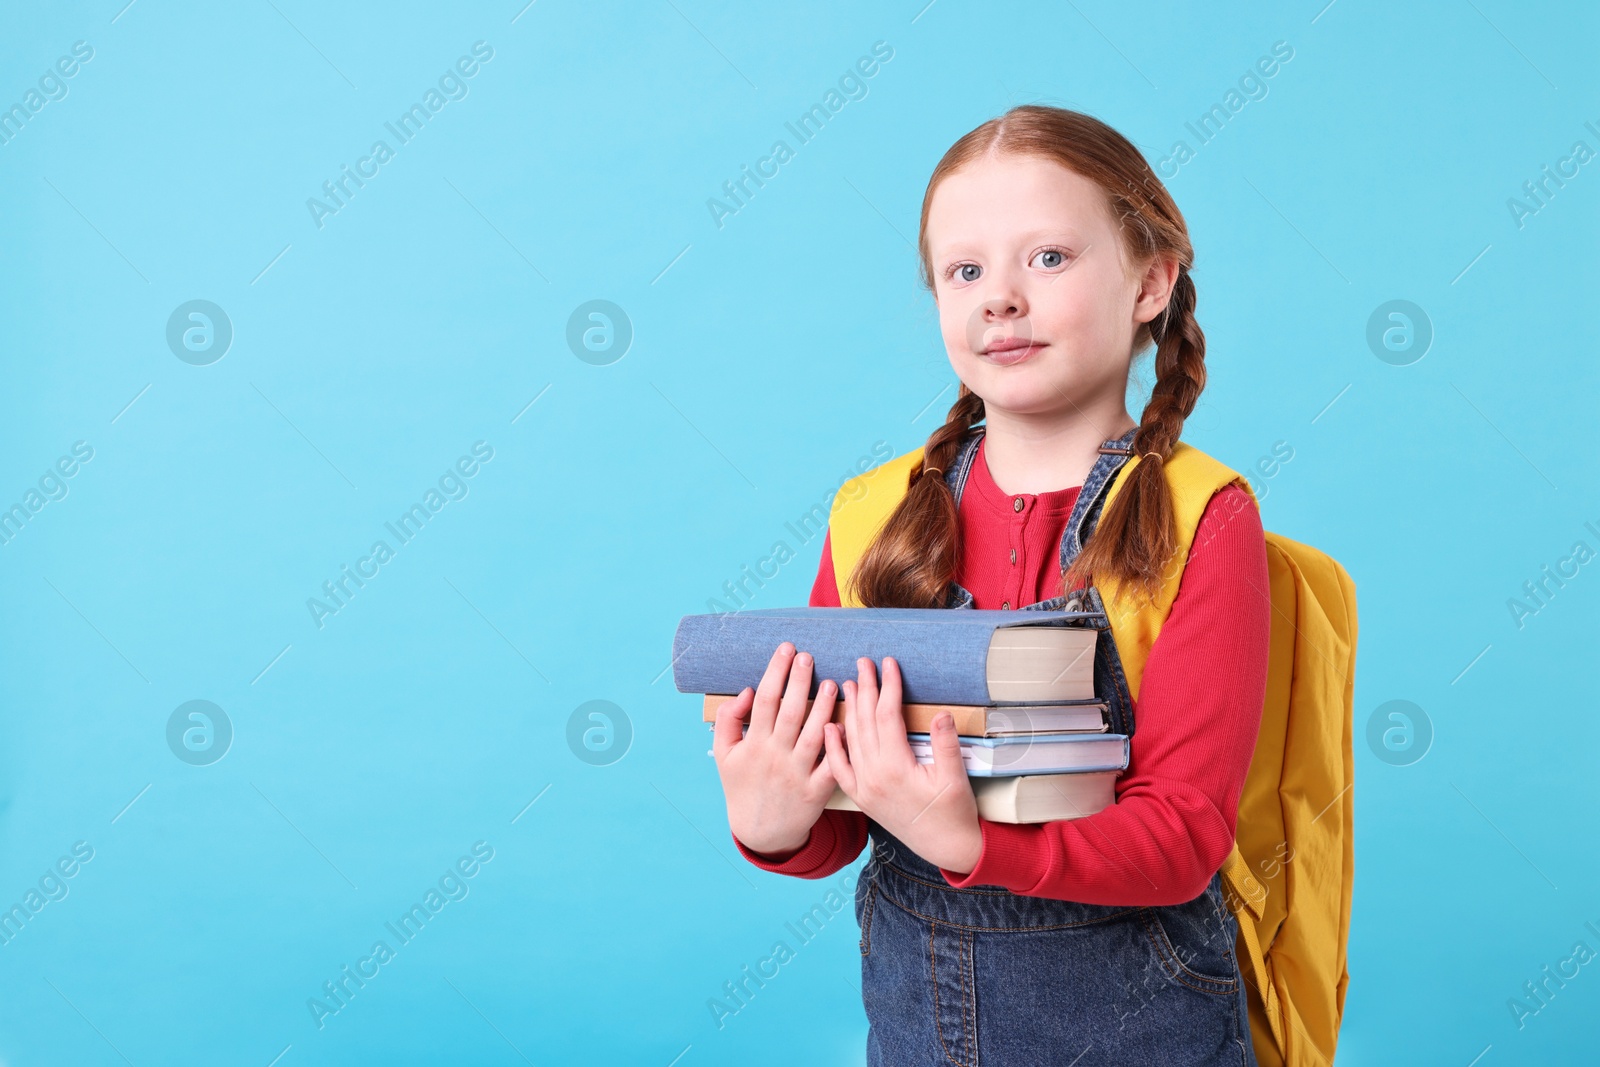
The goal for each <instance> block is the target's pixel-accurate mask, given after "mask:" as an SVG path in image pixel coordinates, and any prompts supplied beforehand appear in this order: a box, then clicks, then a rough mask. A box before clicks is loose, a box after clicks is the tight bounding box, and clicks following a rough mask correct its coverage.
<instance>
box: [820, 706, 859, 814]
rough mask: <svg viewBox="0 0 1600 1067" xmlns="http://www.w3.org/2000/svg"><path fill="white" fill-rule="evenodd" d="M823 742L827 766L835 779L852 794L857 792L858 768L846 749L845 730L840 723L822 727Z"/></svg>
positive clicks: (831, 723)
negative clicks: (826, 755)
mask: <svg viewBox="0 0 1600 1067" xmlns="http://www.w3.org/2000/svg"><path fill="white" fill-rule="evenodd" d="M822 744H823V747H824V748H825V749H826V750H827V754H828V758H827V761H826V762H827V767H828V770H829V771H830V772H831V773H832V774H833V780H834V781H835V782H838V783H839V788H840V789H843V790H844V791H845V792H846V793H847V794H849V795H850V796H852V797H853V796H855V793H856V770H855V767H854V766H853V765H852V764H851V762H850V756H849V754H848V753H847V752H846V751H845V744H844V737H843V732H842V731H841V730H840V729H839V724H838V723H836V722H830V723H828V724H827V725H825V726H824V727H823V728H822Z"/></svg>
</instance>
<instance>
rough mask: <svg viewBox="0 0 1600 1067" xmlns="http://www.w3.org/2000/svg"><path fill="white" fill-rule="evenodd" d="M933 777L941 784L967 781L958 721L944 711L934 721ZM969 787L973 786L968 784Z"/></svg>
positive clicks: (957, 783)
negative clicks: (957, 728) (957, 730)
mask: <svg viewBox="0 0 1600 1067" xmlns="http://www.w3.org/2000/svg"><path fill="white" fill-rule="evenodd" d="M932 747H933V777H934V780H935V781H937V782H938V783H939V784H940V785H949V786H955V787H959V786H961V785H962V784H964V783H966V781H967V768H966V764H964V763H963V762H962V761H961V739H960V738H959V737H957V736H956V721H955V719H953V718H951V716H950V713H949V712H948V711H947V712H942V713H941V714H940V715H939V717H938V718H937V719H935V720H934V722H933V746H932ZM967 788H969V789H970V788H971V785H970V784H967Z"/></svg>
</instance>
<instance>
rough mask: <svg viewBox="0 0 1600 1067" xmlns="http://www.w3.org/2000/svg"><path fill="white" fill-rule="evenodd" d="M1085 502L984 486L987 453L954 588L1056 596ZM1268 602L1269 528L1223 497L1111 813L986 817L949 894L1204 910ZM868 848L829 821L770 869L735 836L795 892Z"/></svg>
mask: <svg viewBox="0 0 1600 1067" xmlns="http://www.w3.org/2000/svg"><path fill="white" fill-rule="evenodd" d="M1078 488H1079V487H1073V488H1070V489H1062V490H1057V491H1054V492H1048V493H1038V494H1028V493H1017V494H1007V493H1005V492H1003V491H1002V490H1001V489H1000V488H999V486H997V485H995V483H994V480H993V479H992V478H991V477H990V475H989V469H988V465H987V462H986V461H985V459H984V452H983V445H982V444H981V443H980V444H979V447H978V455H977V457H976V458H975V460H974V461H973V464H972V472H971V475H970V476H969V478H968V480H967V491H966V492H965V493H963V494H962V500H961V507H960V510H959V519H960V523H961V544H962V550H961V562H960V565H959V567H958V571H957V576H956V580H957V581H958V582H960V583H961V585H962V586H963V587H964V588H966V589H967V590H968V591H969V592H971V593H972V596H973V601H974V606H975V607H977V608H1005V607H1010V608H1018V607H1021V606H1022V605H1024V604H1032V603H1037V602H1038V601H1040V600H1046V599H1049V597H1052V596H1055V595H1057V594H1058V593H1059V592H1060V589H1059V585H1060V580H1059V569H1058V563H1059V550H1060V543H1061V534H1062V532H1063V530H1064V529H1065V527H1066V521H1067V517H1068V515H1069V513H1070V512H1071V510H1072V504H1073V502H1074V501H1075V500H1076V499H1077V495H1078ZM1017 501H1021V504H1020V505H1018V504H1017ZM1019 507H1020V510H1018V509H1019ZM1268 589H1269V586H1268V578H1267V554H1266V541H1265V537H1264V534H1263V532H1262V526H1261V518H1260V515H1259V514H1258V512H1257V511H1256V508H1255V507H1254V506H1253V505H1252V504H1251V502H1250V499H1249V496H1248V495H1247V494H1246V493H1245V491H1244V490H1243V489H1241V488H1239V487H1237V486H1229V487H1226V488H1224V489H1222V490H1219V491H1218V492H1217V493H1216V494H1215V495H1214V496H1213V497H1212V498H1211V501H1210V503H1209V504H1208V505H1207V507H1206V510H1205V513H1204V514H1203V516H1202V517H1201V520H1200V526H1199V528H1198V530H1197V531H1196V534H1195V542H1194V547H1193V548H1192V550H1191V552H1190V555H1189V559H1188V561H1187V563H1186V564H1185V566H1184V571H1183V577H1182V578H1181V579H1180V582H1179V587H1178V595H1177V598H1176V599H1175V600H1174V601H1173V605H1172V611H1171V614H1170V615H1169V616H1168V617H1167V619H1166V621H1165V623H1163V625H1162V627H1161V632H1160V634H1159V635H1158V636H1157V638H1156V642H1155V644H1154V646H1153V647H1152V648H1151V650H1150V655H1149V658H1148V660H1147V661H1146V663H1145V669H1144V678H1143V681H1142V683H1141V688H1140V692H1139V699H1138V700H1137V701H1136V702H1135V716H1136V723H1137V725H1136V728H1135V730H1134V733H1133V737H1132V740H1131V742H1130V746H1129V747H1130V753H1129V762H1128V768H1127V770H1125V771H1124V772H1123V773H1122V775H1121V776H1119V778H1118V779H1117V784H1116V803H1115V804H1113V805H1112V806H1110V807H1108V808H1106V809H1105V810H1103V811H1100V812H1096V813H1095V814H1093V815H1089V816H1085V817H1083V818H1079V819H1063V820H1059V821H1056V822H1048V823H1034V824H1022V825H1017V824H1008V823H997V822H991V821H989V820H987V819H982V818H980V819H979V824H980V827H981V829H982V834H983V850H982V852H981V853H980V855H979V857H978V863H977V865H976V866H975V867H973V869H972V870H971V871H970V872H968V873H966V874H959V873H956V872H954V871H950V870H945V869H943V868H941V869H940V871H941V873H942V874H943V875H944V879H945V881H946V882H948V883H949V884H950V885H952V886H955V887H957V888H964V887H967V886H975V885H998V886H1003V887H1004V888H1006V889H1009V890H1011V891H1012V892H1013V893H1018V894H1022V895H1026V896H1039V897H1052V898H1056V899H1060V900H1076V901H1082V902H1084V903H1089V904H1116V905H1162V904H1175V903H1181V902H1183V901H1187V900H1192V899H1194V898H1195V897H1196V896H1198V895H1199V894H1200V893H1201V892H1202V891H1203V890H1204V889H1205V886H1206V883H1207V882H1208V881H1210V879H1211V876H1212V874H1214V873H1215V872H1216V871H1217V870H1218V869H1219V868H1220V867H1221V866H1222V862H1223V860H1225V859H1226V858H1227V856H1228V853H1229V851H1230V850H1231V849H1232V848H1233V841H1234V831H1235V821H1236V819H1237V816H1238V809H1239V794H1240V792H1241V791H1242V790H1243V788H1244V780H1245V775H1246V772H1247V771H1248V770H1249V767H1250V760H1251V757H1252V755H1253V754H1254V752H1255V743H1256V733H1257V731H1258V729H1259V728H1260V724H1261V709H1262V706H1263V703H1264V701H1265V697H1266V678H1267V654H1268V645H1269V640H1270V627H1271V605H1270V601H1269V599H1268ZM810 602H811V604H812V606H814V607H839V606H840V598H839V590H838V586H837V583H836V581H835V578H834V573H833V553H832V539H831V537H829V538H826V539H824V542H823V547H822V561H821V565H820V566H819V568H818V570H817V577H816V582H815V584H814V585H813V587H812V590H811V601H810ZM866 842H867V817H866V816H865V815H864V814H862V813H861V812H857V811H834V810H832V809H828V810H825V811H824V812H823V813H822V817H821V818H820V819H819V820H818V821H817V822H816V823H815V824H814V825H813V826H812V828H811V834H810V837H809V838H808V839H807V842H806V844H805V845H804V846H802V847H801V848H800V849H799V850H798V851H797V852H794V853H792V854H789V855H788V856H783V855H778V856H764V855H762V854H760V853H756V852H752V851H750V850H749V849H747V848H745V847H744V844H743V843H742V842H740V841H739V840H738V838H734V844H735V846H736V847H737V848H738V849H739V851H740V853H741V854H743V855H744V857H745V858H746V859H747V860H749V861H750V862H751V863H753V864H755V865H756V866H758V867H760V868H762V869H763V870H768V871H773V872H776V873H778V874H788V875H793V876H795V877H800V878H824V877H827V876H828V875H830V874H832V873H833V872H835V871H837V870H839V869H840V868H842V867H844V866H845V865H846V864H848V863H850V862H851V861H852V860H854V859H855V858H856V856H857V855H859V854H860V852H861V849H862V848H863V847H864V846H865V845H866Z"/></svg>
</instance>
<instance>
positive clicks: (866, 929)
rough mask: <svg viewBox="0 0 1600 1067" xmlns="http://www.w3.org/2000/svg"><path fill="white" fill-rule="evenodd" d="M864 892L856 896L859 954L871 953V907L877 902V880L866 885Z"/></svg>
mask: <svg viewBox="0 0 1600 1067" xmlns="http://www.w3.org/2000/svg"><path fill="white" fill-rule="evenodd" d="M866 886H867V887H866V890H865V891H864V892H862V893H860V894H858V895H857V896H856V922H858V923H860V924H861V954H862V955H863V956H866V955H869V954H870V953H871V952H872V907H873V905H874V904H876V903H877V902H878V880H877V879H876V878H874V879H872V880H870V881H868V882H867V883H866Z"/></svg>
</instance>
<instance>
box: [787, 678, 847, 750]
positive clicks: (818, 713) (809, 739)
mask: <svg viewBox="0 0 1600 1067" xmlns="http://www.w3.org/2000/svg"><path fill="white" fill-rule="evenodd" d="M838 696H839V683H837V682H835V681H834V680H833V679H832V678H824V679H823V680H822V681H821V682H819V683H818V684H817V699H815V700H813V701H812V702H811V711H810V713H809V714H807V715H806V722H805V726H804V727H802V728H801V730H800V741H799V744H798V745H797V746H796V747H797V748H799V749H801V750H803V751H804V752H806V753H807V754H809V755H810V756H812V758H815V757H816V756H817V754H818V753H820V752H821V751H822V726H823V724H824V723H827V722H831V721H832V720H833V713H834V711H835V710H836V709H837V708H838V706H839V701H838Z"/></svg>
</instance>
